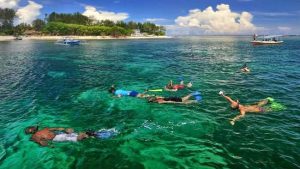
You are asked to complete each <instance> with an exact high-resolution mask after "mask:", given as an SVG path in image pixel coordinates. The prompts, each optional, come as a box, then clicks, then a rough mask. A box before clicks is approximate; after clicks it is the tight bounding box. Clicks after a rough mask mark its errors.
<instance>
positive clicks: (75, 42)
mask: <svg viewBox="0 0 300 169" xmlns="http://www.w3.org/2000/svg"><path fill="white" fill-rule="evenodd" d="M82 43H85V42H83V41H80V40H75V39H71V38H64V39H62V40H58V41H56V44H61V45H80V44H82Z"/></svg>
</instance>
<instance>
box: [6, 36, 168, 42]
mask: <svg viewBox="0 0 300 169" xmlns="http://www.w3.org/2000/svg"><path fill="white" fill-rule="evenodd" d="M21 37H22V38H23V39H22V40H61V39H63V38H65V37H68V38H72V39H82V40H117V39H124V40H127V39H129V40H130V39H169V38H172V37H170V36H125V37H118V38H116V37H112V36H21ZM14 39H15V37H14V36H0V41H10V40H14Z"/></svg>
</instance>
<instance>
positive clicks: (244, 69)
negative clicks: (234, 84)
mask: <svg viewBox="0 0 300 169" xmlns="http://www.w3.org/2000/svg"><path fill="white" fill-rule="evenodd" d="M241 71H242V72H250V69H249V68H248V66H247V64H246V63H245V64H244V65H243V66H242V67H241Z"/></svg>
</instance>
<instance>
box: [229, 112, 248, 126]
mask: <svg viewBox="0 0 300 169" xmlns="http://www.w3.org/2000/svg"><path fill="white" fill-rule="evenodd" d="M245 114H246V112H245V111H244V110H240V114H239V115H237V116H235V117H234V118H233V119H232V120H230V124H231V125H234V124H235V121H237V120H239V119H240V118H242V117H244V116H245Z"/></svg>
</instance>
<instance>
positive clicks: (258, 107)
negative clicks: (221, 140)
mask: <svg viewBox="0 0 300 169" xmlns="http://www.w3.org/2000/svg"><path fill="white" fill-rule="evenodd" d="M219 94H220V95H221V96H223V97H224V98H225V99H226V100H227V101H228V102H229V103H230V106H231V108H233V109H237V110H239V111H240V114H239V115H237V116H236V117H234V118H233V119H232V120H231V121H230V123H231V125H234V124H235V122H236V121H237V120H239V119H240V118H242V117H244V116H245V115H246V113H263V112H268V111H271V108H269V107H264V106H265V105H266V104H268V102H269V100H268V99H264V100H261V101H260V102H258V103H257V104H255V105H241V104H240V102H239V100H236V101H234V100H232V99H231V98H230V97H229V96H226V95H225V94H224V92H223V91H220V92H219Z"/></svg>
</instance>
